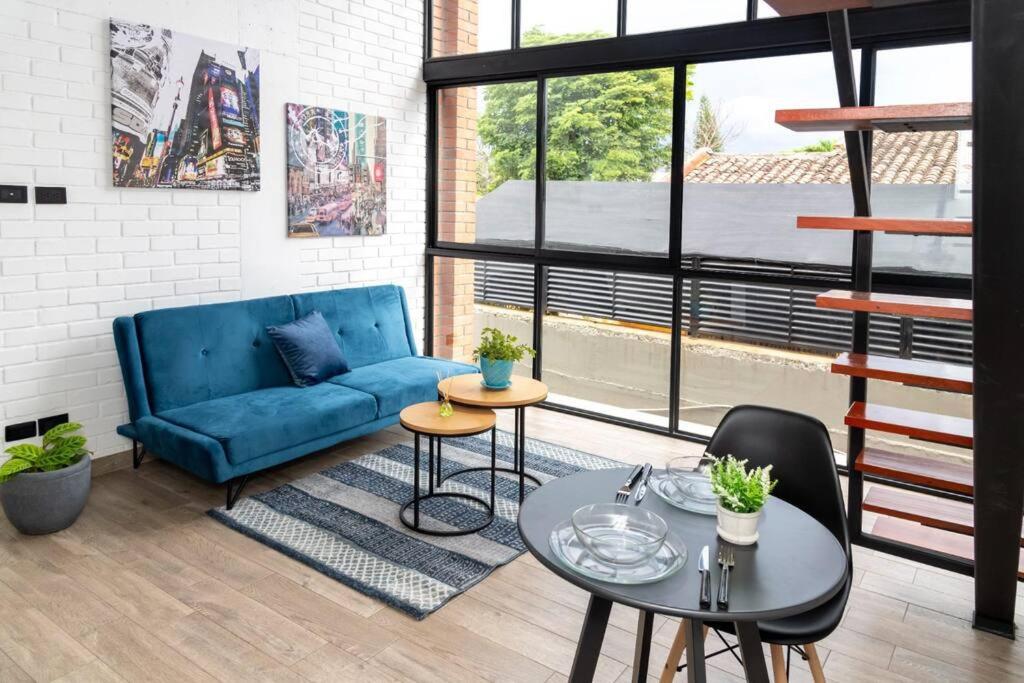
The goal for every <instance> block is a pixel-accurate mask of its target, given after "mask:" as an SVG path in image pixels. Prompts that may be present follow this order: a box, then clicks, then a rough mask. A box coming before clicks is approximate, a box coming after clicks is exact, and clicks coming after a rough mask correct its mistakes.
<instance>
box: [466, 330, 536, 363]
mask: <svg viewBox="0 0 1024 683" xmlns="http://www.w3.org/2000/svg"><path fill="white" fill-rule="evenodd" d="M518 342H519V338H518V337H516V336H514V335H511V334H505V333H504V332H502V331H501V330H499V329H497V328H495V327H485V328H484V329H483V331H482V332H481V333H480V346H478V347H476V348H475V349H473V360H474V361H478V360H480V358H481V356H482V357H484V358H487V359H489V360H510V361H514V362H519V361H521V360H522V359H523V358H524V357H526V356H530V357H531V358H532V357H534V356H536V355H537V352H536V351H534V350H533V349H532V348H530V345H529V344H520V343H518Z"/></svg>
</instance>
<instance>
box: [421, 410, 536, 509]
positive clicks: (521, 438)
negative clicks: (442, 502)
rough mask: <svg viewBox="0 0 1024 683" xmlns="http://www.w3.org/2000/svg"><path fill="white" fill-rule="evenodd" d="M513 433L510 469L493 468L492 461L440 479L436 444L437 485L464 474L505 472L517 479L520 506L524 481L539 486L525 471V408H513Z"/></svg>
mask: <svg viewBox="0 0 1024 683" xmlns="http://www.w3.org/2000/svg"><path fill="white" fill-rule="evenodd" d="M514 410H515V432H514V434H513V442H512V467H495V466H494V462H493V461H492V464H491V467H467V468H466V469H462V470H459V471H458V472H452V473H451V474H449V475H447V476H446V477H443V478H442V477H441V443H440V441H438V444H437V485H438V486H441V484H443V483H444V482H446V481H448V480H449V479H451V478H452V477H457V476H459V475H460V474H465V473H466V472H490V471H495V472H505V473H506V474H514V475H515V476H517V477H519V502H520V504H522V502H523V499H525V498H526V480H527V479H529V480H530V481H532V482H533V483H534V484H536V485H537V486H540V485H541V481H540V479H538V478H537V477H535V476H533V475H532V474H529V473H528V472H527V471H526V406H520V407H518V408H515V409H514ZM496 437H497V432H496V431H495V432H494V433H493V434H492V435H491V450H492V451H493V450H494V447H495V445H496V444H495V438H496Z"/></svg>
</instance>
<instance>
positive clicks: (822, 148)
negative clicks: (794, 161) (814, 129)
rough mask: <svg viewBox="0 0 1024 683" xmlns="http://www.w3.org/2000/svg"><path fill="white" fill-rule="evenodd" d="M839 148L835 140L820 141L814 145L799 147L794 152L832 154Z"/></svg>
mask: <svg viewBox="0 0 1024 683" xmlns="http://www.w3.org/2000/svg"><path fill="white" fill-rule="evenodd" d="M836 147H838V145H837V144H836V141H835V140H818V141H817V142H815V143H814V144H813V145H804V146H803V147H797V148H796V149H794V150H793V151H794V152H832V151H834V150H835V148H836Z"/></svg>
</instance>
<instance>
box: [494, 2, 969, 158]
mask: <svg viewBox="0 0 1024 683" xmlns="http://www.w3.org/2000/svg"><path fill="white" fill-rule="evenodd" d="M510 2H511V0H479V10H480V50H481V51H486V50H495V49H508V47H509V43H510V40H511V37H510V28H509V22H510V16H511V9H510V8H511V4H510ZM762 5H763V3H762ZM745 7H746V1H745V0H672V1H671V2H670V1H668V0H630V1H629V11H628V13H627V17H628V27H629V32H631V33H640V32H645V31H653V30H670V29H675V28H683V27H690V26H702V25H709V24H715V23H723V22H727V21H730V20H742V19H743V18H744V16H745ZM615 8H616V1H615V0H522V12H523V15H522V25H523V28H524V30H526V29H529V28H530V27H532V26H536V25H543V27H544V29H545V30H546V31H548V32H551V33H571V32H581V31H593V30H604V31H606V32H608V33H610V34H614V32H615ZM759 15H760V16H763V15H764V13H763V12H759ZM855 57H856V58H858V59H859V55H855ZM694 81H695V88H694V100H693V103H692V104H690V105H689V106H688V107H687V128H688V130H689V129H690V128H691V126H692V122H693V117H694V116H695V114H696V110H697V106H696V102H697V101H698V100H699V99H700V97H701V95H707V96H708V98H709V99H710V100H711V101H712V103H713V104H714V105H715V106H716V107H717V109H718V110H719V112H720V114H721V117H722V118H724V119H726V120H727V126H726V127H727V128H730V129H732V130H733V131H734V135H733V137H732V138H731V139H730V140H729V142H728V145H727V147H726V150H727V151H729V152H734V153H761V152H780V151H786V150H792V149H794V148H796V147H801V146H804V145H809V144H813V143H815V142H817V141H818V140H820V139H823V138H829V139H836V140H839V139H840V138H839V136H835V135H830V134H828V133H793V132H791V131H787V130H786V129H784V128H782V127H781V126H778V125H776V124H775V111H776V110H777V109H791V108H802V107H830V106H838V96H837V94H836V82H835V72H834V70H833V67H832V60H831V56H830V55H829V54H828V53H819V54H809V55H794V56H787V57H770V58H765V59H756V60H739V61H733V62H717V63H707V64H700V65H698V66H697V71H696V74H695V76H694ZM876 84H877V90H876V103H877V104H910V103H932V102H964V101H970V99H971V52H970V44H969V43H956V44H950V45H939V46H930V47H917V48H906V49H899V50H886V51H883V52H881V53H880V54H879V58H878V72H877V79H876ZM688 142H689V141H688Z"/></svg>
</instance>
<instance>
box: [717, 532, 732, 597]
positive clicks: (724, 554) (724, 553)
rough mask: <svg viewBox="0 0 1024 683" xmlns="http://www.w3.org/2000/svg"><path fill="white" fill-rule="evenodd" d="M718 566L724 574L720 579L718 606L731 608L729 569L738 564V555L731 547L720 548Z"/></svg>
mask: <svg viewBox="0 0 1024 683" xmlns="http://www.w3.org/2000/svg"><path fill="white" fill-rule="evenodd" d="M718 564H720V565H721V566H722V573H721V574H720V575H719V577H718V606H719V607H722V608H727V607H728V606H729V569H730V568H731V567H733V566H734V565H735V564H736V554H735V551H734V550H733V548H732V546H731V545H720V546H718Z"/></svg>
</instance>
